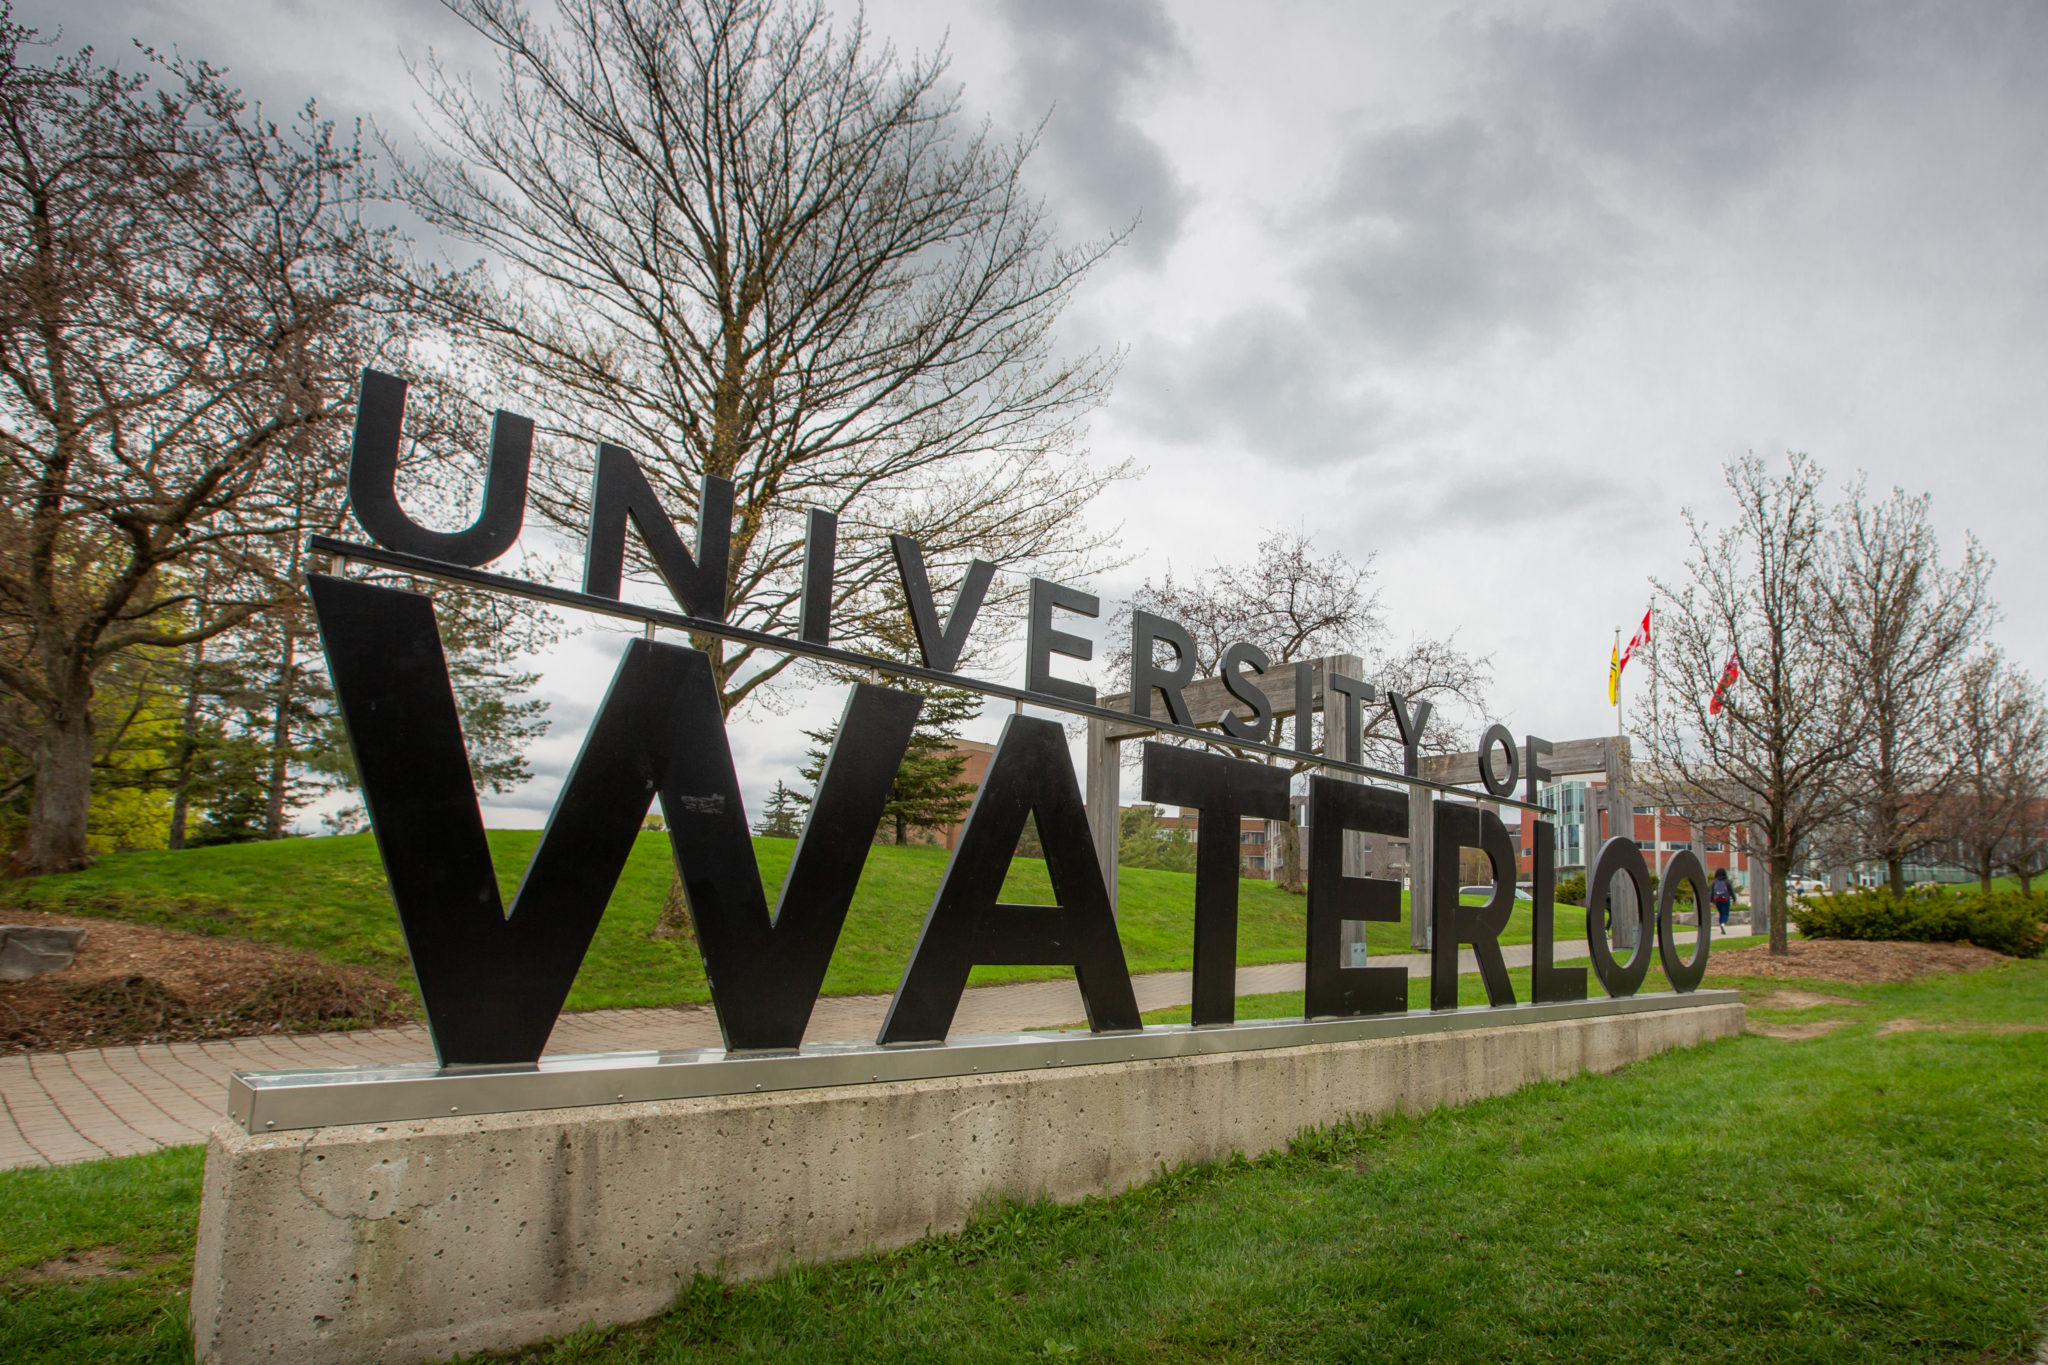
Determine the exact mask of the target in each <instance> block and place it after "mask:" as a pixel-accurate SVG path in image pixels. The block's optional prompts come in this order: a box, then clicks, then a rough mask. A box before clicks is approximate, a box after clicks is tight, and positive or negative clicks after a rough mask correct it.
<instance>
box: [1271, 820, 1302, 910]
mask: <svg viewBox="0 0 2048 1365" xmlns="http://www.w3.org/2000/svg"><path fill="white" fill-rule="evenodd" d="M1276 823H1278V824H1279V826H1280V857H1279V863H1278V868H1277V877H1278V880H1279V882H1280V889H1281V890H1282V891H1285V892H1286V893H1287V894H1288V895H1290V896H1299V895H1301V894H1302V893H1303V892H1305V891H1307V890H1308V887H1307V885H1306V884H1305V883H1304V882H1303V879H1302V875H1301V826H1299V825H1297V824H1295V823H1294V821H1292V820H1283V821H1277V822H1276Z"/></svg>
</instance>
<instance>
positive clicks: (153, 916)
mask: <svg viewBox="0 0 2048 1365" xmlns="http://www.w3.org/2000/svg"><path fill="white" fill-rule="evenodd" d="M490 839H491V853H492V857H493V860H494V861H495V863H496V864H497V869H498V880H499V884H500V885H501V886H503V887H505V888H506V889H507V890H508V892H509V890H510V888H512V887H515V886H517V885H518V883H519V878H520V876H521V874H522V873H523V872H524V871H525V868H526V864H527V860H528V859H529V858H530V857H531V856H532V854H533V849H534V846H535V844H537V843H538V842H539V839H540V834H539V831H537V830H494V831H492V832H491V835H490ZM794 846H795V841H793V840H789V839H756V840H755V841H754V849H755V855H756V857H757V858H758V859H759V861H760V866H761V876H762V880H763V882H764V884H765V885H766V886H767V888H768V894H769V896H770V898H771V902H772V898H773V897H774V895H775V894H776V891H777V890H778V889H779V888H780V886H781V884H782V878H783V876H784V874H785V873H786V871H787V870H788V866H789V859H790V855H791V852H792V851H793V849H794ZM946 857H947V855H946V852H945V851H944V850H943V849H934V848H915V847H912V848H895V847H889V846H878V847H876V848H875V849H874V850H872V852H870V854H869V855H868V861H867V868H866V871H865V872H864V873H863V874H862V876H861V882H860V888H859V890H858V891H857V892H856V894H855V896H854V901H853V908H852V910H851V912H850V913H849V914H848V916H847V921H846V929H845V932H844V933H843V934H842V935H841V936H840V940H839V946H838V949H837V950H836V951H835V953H834V954H833V958H832V967H831V970H830V971H829V972H828V973H827V974H826V977H825V992H826V993H827V994H829V995H851V994H863V993H868V992H886V991H891V990H894V989H895V987H896V983H897V981H898V979H899V978H900V977H901V975H902V972H903V967H904V964H905V963H906V962H908V960H909V958H910V951H911V948H912V947H913V946H914V945H915V943H916V941H917V934H918V930H919V929H920V928H921V927H922V926H923V924H924V917H925V912H926V910H927V909H928V908H929V907H930V905H931V898H932V894H933V892H934V891H935V890H936V889H937V888H938V884H939V877H940V874H941V873H942V872H943V871H944V869H945V864H946ZM670 867H671V863H670V859H669V850H668V842H667V836H665V835H662V834H657V833H645V834H642V835H641V836H640V840H639V842H638V844H637V845H636V846H635V847H634V850H633V855H632V857H631V859H630V860H629V861H628V862H627V865H626V870H625V872H624V874H623V875H622V876H621V877H620V879H619V885H618V888H617V890H616V891H615V892H614V893H613V895H612V899H611V904H610V906H609V908H608V909H607V910H606V913H605V917H604V920H603V922H602V923H601V924H600V925H599V926H598V930H597V936H596V938H595V939H594V940H593V941H592V943H591V949H590V954H589V956H588V957H587V958H586V959H585V961H584V964H583V969H582V971H581V972H580V973H579V975H578V976H577V979H576V986H575V988H574V990H572V991H571V992H570V995H569V1008H570V1009H572V1010H588V1009H609V1008H622V1007H629V1006H660V1005H677V1004H684V1003H688V1002H692V1001H702V1000H708V999H709V998H710V992H709V990H708V989H707V987H706V985H705V980H704V964H703V962H702V960H701V959H700V958H699V957H698V955H697V950H696V945H695V944H694V943H691V942H677V941H675V940H671V939H658V938H655V937H654V936H653V929H654V925H655V918H656V915H657V914H658V913H659V911H660V908H661V901H662V897H663V895H664V894H665V893H666V891H667V889H668V884H669V876H670ZM1194 891H1195V879H1194V876H1193V875H1192V874H1190V873H1185V872H1159V871H1153V870H1150V869H1144V868H1124V869H1122V871H1121V874H1120V876H1119V878H1118V897H1119V907H1118V909H1119V913H1118V928H1119V931H1120V933H1121V935H1122V938H1123V944H1124V953H1125V956H1126V958H1127V959H1128V961H1129V962H1130V967H1131V970H1132V971H1133V972H1156V971H1173V970H1185V969H1186V968H1188V967H1190V966H1191V965H1192V964H1193V952H1194ZM1003 894H1004V899H1006V900H1011V901H1019V902H1029V903H1037V904H1049V903H1051V901H1052V889H1051V883H1050V882H1049V881H1048V879H1047V877H1046V872H1045V864H1044V863H1042V862H1040V861H1039V860H1037V859H1034V858H1019V859H1017V860H1016V861H1015V862H1014V863H1013V864H1012V865H1011V868H1010V876H1009V880H1008V882H1007V883H1006V884H1005V886H1004V893H1003ZM10 903H12V904H21V905H26V906H30V907H32V908H35V909H40V910H52V911H62V912H66V913H70V914H76V915H85V916H101V917H106V918H113V919H124V920H135V921H141V922H144V923H151V924H161V925H165V926H167V927H172V928H179V929H186V930H191V931H196V932H201V933H208V934H225V935H229V936H233V937H237V938H247V939H253V940H256V941H259V942H268V943H279V944H284V945H286V946H289V947H293V948H300V949H304V950H306V951H309V952H313V953H316V954H318V955H320V956H321V957H324V958H327V959H329V960H331V961H335V962H347V963H353V964H357V965H360V966H364V967H369V968H371V969H373V970H375V971H378V972H380V973H382V974H384V975H387V976H389V977H390V978H392V979H393V980H397V981H401V982H403V983H405V984H406V985H407V986H411V984H412V973H411V972H410V970H408V967H407V961H406V955H405V940H404V936H403V935H402V934H401V933H400V932H399V926H398V916H397V914H396V913H395V912H394V910H393V909H392V905H391V894H390V891H389V888H388V887H387V886H386V884H385V880H384V869H383V864H382V863H381V862H380V861H379V859H378V856H377V847H376V843H375V841H374V840H373V839H372V838H371V836H369V835H367V834H358V835H345V836H342V837H339V838H320V839H288V840H284V841H281V842H277V843H260V844H235V845H229V846H225V847H219V848H204V849H189V850H184V851H180V852H176V853H123V854H115V855H113V856H110V857H108V858H105V859H102V860H101V861H100V862H99V863H98V864H96V865H95V866H93V867H91V868H89V869H87V870H86V871H84V872H76V873H70V874H66V875H62V876H54V877H44V878H38V879H35V880H31V881H23V882H15V883H11V884H7V885H6V886H5V887H4V889H0V906H4V905H6V904H10ZM1404 904H1405V898H1404ZM1239 906H1240V910H1239V924H1238V960H1239V962H1240V963H1243V964H1251V963H1258V962H1287V961H1294V960H1298V959H1300V957H1301V956H1302V953H1303V935H1304V932H1305V927H1306V918H1305V910H1304V907H1303V902H1302V899H1301V898H1300V897H1298V896H1290V895H1288V894H1286V893H1285V892H1283V891H1281V890H1280V889H1279V888H1278V887H1277V886H1275V885H1274V884H1273V883H1271V882H1263V881H1249V880H1247V881H1244V882H1241V883H1240V887H1239ZM1528 937H1529V923H1528V913H1527V911H1526V909H1524V910H1519V911H1517V913H1516V916H1515V919H1514V921H1513V922H1512V923H1511V924H1510V926H1509V930H1508V933H1507V934H1506V935H1505V936H1504V937H1503V941H1504V942H1511V943H1514V942H1524V943H1525V942H1527V941H1528ZM1369 942H1370V944H1371V946H1372V949H1373V951H1375V952H1399V951H1404V950H1405V949H1406V948H1407V946H1408V929H1407V926H1406V924H1405V923H1403V924H1376V925H1373V926H1372V929H1371V932H1370V937H1369ZM1065 972H1066V969H1064V968H1059V967H981V968H977V969H976V970H975V973H974V977H973V980H974V982H975V983H976V984H984V983H987V982H993V981H1018V980H1042V979H1046V978H1050V977H1057V976H1061V975H1064V974H1065Z"/></svg>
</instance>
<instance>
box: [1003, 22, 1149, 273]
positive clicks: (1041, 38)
mask: <svg viewBox="0 0 2048 1365" xmlns="http://www.w3.org/2000/svg"><path fill="white" fill-rule="evenodd" d="M998 13H999V14H1000V15H1001V17H1002V20H1003V23H1004V25H1005V27H1006V29H1007V30H1008V33H1009V35H1010V37H1011V39H1012V40H1013V41H1014V42H1015V44H1016V47H1017V59H1016V81H1017V85H1018V90H1019V100H1020V102H1021V104H1022V105H1023V108H1024V111H1025V112H1026V114H1027V115H1028V116H1029V117H1030V118H1032V119H1033V120H1036V119H1037V118H1038V117H1040V116H1041V115H1042V114H1043V113H1044V111H1045V110H1046V109H1047V107H1048V106H1050V108H1051V116H1050V118H1049V119H1048V120H1047V122H1046V126H1045V131H1044V134H1043V137H1042V140H1041V142H1040V145H1039V151H1038V154H1037V156H1036V157H1034V159H1033V160H1034V164H1035V165H1036V166H1037V168H1038V170H1039V172H1040V174H1041V175H1043V176H1045V177H1047V178H1048V179H1049V181H1050V185H1049V188H1050V189H1051V191H1052V198H1053V200H1054V203H1055V204H1056V205H1057V206H1058V207H1060V208H1062V209H1063V210H1066V212H1067V216H1069V217H1070V218H1071V219H1073V220H1074V222H1075V225H1076V226H1078V227H1080V228H1081V229H1082V230H1083V231H1085V232H1088V233H1091V234H1092V233H1099V232H1104V231H1111V230H1115V229H1119V228H1121V227H1122V226H1123V225H1124V224H1126V223H1128V222H1129V221H1130V220H1131V218H1132V217H1133V216H1137V217H1139V218H1141V220H1142V221H1141V223H1140V226H1139V229H1138V231H1137V233H1136V234H1135V235H1134V236H1133V237H1132V239H1131V246H1130V250H1131V252H1132V254H1133V255H1134V256H1135V257H1136V258H1137V259H1139V260H1141V261H1145V262H1147V263H1152V262H1157V261H1158V260H1160V259H1161V258H1162V257H1163V256H1164V255H1165V253H1166V251H1167V249H1168V248H1169V247H1171V246H1172V245H1173V242H1174V240H1175V238H1177V237H1178V236H1179V235H1180V231H1181V227H1182V225H1183V224H1184V222H1185V221H1186V218H1187V212H1188V208H1189V195H1188V191H1187V189H1186V187H1185V186H1184V185H1183V184H1182V183H1181V180H1180V177H1179V176H1178V175H1176V174H1175V173H1174V170H1173V167H1172V165H1171V164H1170V163H1169V162H1168V161H1167V158H1166V153H1165V152H1164V151H1163V150H1162V149H1161V148H1160V146H1159V144H1158V143H1156V142H1154V141H1153V140H1152V139H1151V137H1149V136H1148V135H1147V134H1146V133H1145V131H1144V130H1143V129H1142V128H1140V127H1139V126H1138V124H1137V123H1136V122H1134V121H1133V120H1132V118H1131V106H1132V103H1133V101H1134V98H1135V95H1134V91H1135V89H1136V88H1137V87H1138V86H1139V85H1140V84H1141V83H1142V82H1144V81H1145V80H1147V79H1148V78H1150V77H1152V76H1154V75H1156V74H1158V73H1160V72H1161V71H1162V70H1164V69H1165V68H1167V67H1168V66H1169V65H1172V64H1175V63H1178V62H1179V61H1181V60H1183V58H1184V56H1185V54H1184V52H1183V50H1182V48H1181V43H1180V38H1179V35H1178V34H1177V33H1176V32H1175V31H1174V27H1173V23H1172V21H1171V20H1170V19H1169V18H1168V17H1167V13H1166V8H1165V6H1164V4H1163V3H1161V0H1136V2H1134V3H1125V4H1111V5H1105V4H1099V3H1091V0H1004V2H1003V4H1002V5H1001V6H1000V8H999V10H998Z"/></svg>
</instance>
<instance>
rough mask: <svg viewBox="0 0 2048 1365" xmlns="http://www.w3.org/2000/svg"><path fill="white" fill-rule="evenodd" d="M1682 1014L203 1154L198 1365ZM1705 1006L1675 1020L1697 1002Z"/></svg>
mask: <svg viewBox="0 0 2048 1365" xmlns="http://www.w3.org/2000/svg"><path fill="white" fill-rule="evenodd" d="M1709 996H1710V998H1707V999H1700V998H1698V997H1678V998H1674V1003H1673V1006H1672V1007H1671V1008H1668V1009H1651V1010H1644V1009H1641V1008H1640V1005H1638V1007H1637V1008H1636V1009H1635V1010H1634V1011H1632V1012H1627V1013H1619V1012H1618V1013H1612V1014H1600V1015H1593V1016H1586V1017H1577V1018H1569V1019H1559V1020H1556V1021H1553V1022H1525V1023H1520V1024H1518V1025H1514V1026H1506V1027H1498V1028H1491V1027H1488V1028H1469V1029H1457V1030H1435V1031H1428V1032H1420V1033H1415V1034H1408V1035H1402V1036H1393V1037H1378V1038H1369V1039H1363V1040H1359V1041H1351V1042H1338V1043H1323V1044H1315V1045H1309V1046H1302V1047H1286V1048H1270V1049H1265V1050H1259V1051H1237V1052H1221V1053H1211V1054H1202V1055H1191V1056H1174V1057H1166V1058H1160V1059H1156V1060H1137V1061H1125V1062H1116V1063H1109V1064H1102V1065H1083V1066H1065V1067H1050V1068H1044V1069H1041V1070H1035V1071H1005V1072H999V1073H995V1074H985V1075H972V1076H965V1077H957V1076H956V1077H947V1078H936V1079H922V1080H906V1081H896V1082H890V1081H882V1082H880V1083H876V1084H866V1085H854V1086H829V1087H824V1088H813V1089H798V1090H784V1091H780V1092H763V1093H760V1094H744V1095H723V1096H716V1097H702V1098H689V1099H669V1100H657V1101H648V1102H640V1103H624V1104H610V1105H591V1106H586V1107H580V1108H574V1109H549V1110H532V1111H526V1112H521V1113H504V1114H484V1115H475V1116H470V1115H464V1116H460V1117H452V1118H435V1119H423V1120H409V1121H402V1122H391V1123H382V1124H358V1125H353V1126H334V1127H323V1128H306V1129H300V1130H297V1131H280V1132H259V1133H254V1134H252V1133H248V1132H245V1131H244V1130H243V1129H242V1128H241V1127H240V1126H239V1125H236V1124H233V1123H229V1122H223V1123H222V1124H221V1125H220V1126H219V1127H218V1128H217V1129H216V1130H215V1132H214V1135H213V1140H212V1142H211V1144H210V1146H209V1148H208V1152H207V1159H206V1189H205V1198H204V1202H203V1205H202V1208H201V1213H200V1223H199V1244H198V1253H197V1265H196V1271H195V1274H194V1278H193V1285H192V1330H193V1338H194V1345H195V1348H196V1350H197V1353H198V1357H199V1359H200V1360H202V1361H221V1362H242V1361H257V1360H289V1361H300V1362H321V1361H334V1362H344V1361H349V1362H353V1361H389V1362H410V1361H418V1360H426V1359H439V1358H442V1357H446V1356H449V1355H452V1354H454V1353H456V1352H469V1351H480V1350H486V1349H500V1348H507V1347H515V1346H518V1345H521V1344H523V1343H526V1342H530V1341H534V1340H536V1339H538V1338H541V1337H545V1336H549V1335H552V1334H556V1333H562V1332H568V1331H572V1330H574V1329H576V1328H578V1327H581V1326H583V1325H584V1324H586V1323H598V1324H614V1323H621V1322H630V1321H634V1320H637V1319H640V1318H645V1317H649V1316H651V1315H653V1314H656V1313H659V1312H661V1311H662V1310H663V1309H665V1308H667V1307H668V1306H669V1304H670V1303H671V1302H672V1301H673V1300H674V1297H675V1293H676V1289H677V1287H678V1285H679V1284H680V1283H681V1282H682V1281H683V1280H685V1279H687V1278H688V1277H689V1276H690V1275H691V1274H692V1273H693V1272H695V1271H698V1270H703V1271H710V1272H716V1273H720V1274H723V1275H726V1276H732V1277H740V1278H749V1277H758V1276H763V1275H767V1274H770V1273H772V1272H774V1271H775V1270H776V1269H777V1268H778V1267H780V1266H783V1265H786V1264H788V1263H790V1262H792V1261H823V1260H830V1259H833V1258H836V1257H844V1256H850V1255H855V1254H858V1253H860V1252H862V1251H866V1250H869V1249H879V1248H890V1247H898V1246H902V1245H905V1244H906V1243H909V1242H912V1241H915V1240H916V1239H918V1238H920V1237H923V1236H925V1235H926V1234H928V1233H945V1232H952V1231H956V1230H958V1229H959V1228H961V1227H962V1226H964V1225H965V1223H966V1221H967V1219H968V1218H969V1217H970V1216H971V1215H972V1213H973V1212H974V1210H975V1209H976V1208H977V1207H980V1206H982V1205H983V1204H984V1203H985V1202H986V1201H987V1200H988V1199H989V1198H990V1197H991V1196H997V1195H1008V1196H1014V1197H1017V1198H1035V1197H1039V1196H1049V1197H1052V1198H1055V1199H1073V1198H1077V1197H1080V1196H1082V1195H1090V1194H1104V1193H1112V1192H1115V1191H1118V1190H1122V1189H1124V1188H1126V1187H1128V1186H1130V1185H1132V1184H1135V1183H1137V1182H1139V1181H1142V1180H1145V1179H1147V1178H1149V1177H1150V1176H1152V1175H1154V1174H1155V1173H1157V1171H1158V1170H1159V1169H1160V1167H1161V1166H1172V1165H1175V1164H1178V1163H1180V1162H1184V1161H1199V1160H1208V1159H1213V1158H1217V1157H1222V1156H1225V1155H1227V1154H1229V1153H1230V1152H1233V1151H1242V1152H1245V1153H1247V1154H1251V1155H1256V1154H1258V1153H1261V1152H1265V1151H1270V1150H1272V1149H1274V1148H1276V1147H1279V1146H1282V1145H1284V1144H1285V1143H1287V1142H1288V1141H1289V1140H1290V1139H1291V1138H1293V1137H1294V1136H1296V1135H1297V1134H1299V1133H1300V1132H1302V1131H1303V1130H1304V1129H1307V1128H1312V1127H1316V1126H1319V1125H1324V1124H1329V1123H1333V1122H1336V1121H1338V1120H1341V1119H1345V1118H1348V1117H1353V1116H1364V1117H1372V1116H1377V1115H1384V1114H1387V1113H1391V1112H1393V1111H1395V1110H1408V1111H1416V1112H1420V1111H1426V1110H1429V1109H1432V1108H1434V1107H1436V1106H1439V1105H1445V1104H1459V1103H1463V1102H1465V1101H1467V1100H1474V1099H1480V1098H1483V1097H1486V1096H1490V1095H1499V1094H1504V1093H1506V1092H1508V1091H1511V1090H1514V1089H1517V1088H1518V1087H1520V1086H1523V1085H1526V1084H1528V1083H1530V1082H1532V1081H1539V1080H1550V1079H1559V1078H1563V1077H1568V1076H1571V1075H1574V1074H1577V1073H1579V1072H1582V1071H1608V1070H1612V1069H1614V1068H1616V1067H1619V1066H1623V1065H1626V1064H1628V1063H1630V1062H1634V1061H1638V1060H1640V1059H1642V1058H1644V1057H1648V1056H1650V1055H1652V1054H1654V1053H1657V1052H1661V1051H1663V1050H1665V1049H1667V1048H1672V1047H1683V1046H1689V1045H1691V1044H1694V1043H1699V1042H1703V1041H1706V1040H1709V1039H1713V1038H1721V1037H1726V1036H1729V1035H1732V1034H1736V1033H1740V1032H1741V1031H1742V1023H1743V1011H1742V1006H1741V1005H1740V1004H1739V1003H1732V1002H1731V1001H1730V999H1729V997H1728V996H1727V995H1726V994H1724V993H1720V992H1713V993H1709ZM1681 1000H1682V1001H1684V1002H1685V1003H1679V1002H1680V1001H1681Z"/></svg>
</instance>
